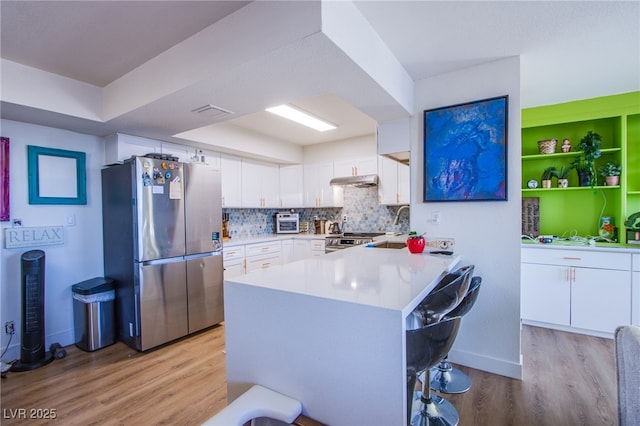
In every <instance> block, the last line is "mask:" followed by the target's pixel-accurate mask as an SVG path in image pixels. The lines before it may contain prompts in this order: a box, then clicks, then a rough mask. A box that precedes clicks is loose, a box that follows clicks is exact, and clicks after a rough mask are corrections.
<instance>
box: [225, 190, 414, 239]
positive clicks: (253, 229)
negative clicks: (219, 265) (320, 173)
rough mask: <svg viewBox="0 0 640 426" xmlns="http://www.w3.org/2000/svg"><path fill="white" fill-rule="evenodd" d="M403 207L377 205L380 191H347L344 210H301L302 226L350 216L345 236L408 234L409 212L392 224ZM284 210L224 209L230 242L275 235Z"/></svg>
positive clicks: (299, 211)
mask: <svg viewBox="0 0 640 426" xmlns="http://www.w3.org/2000/svg"><path fill="white" fill-rule="evenodd" d="M399 208H400V206H381V205H379V204H378V189H377V188H376V187H368V188H351V187H346V188H344V207H342V208H302V209H296V212H298V213H300V222H312V225H311V232H313V220H314V219H315V218H316V217H317V218H318V219H325V220H331V221H336V220H341V218H342V216H343V215H347V222H346V224H345V225H344V228H343V232H400V233H407V232H409V210H408V209H405V210H403V211H402V212H401V213H400V217H399V220H398V225H394V224H393V220H394V219H395V216H396V213H397V211H398V209H399ZM282 210H285V209H231V208H228V209H227V208H224V209H222V212H223V213H228V214H229V234H230V236H231V238H250V237H260V236H264V235H272V234H274V233H275V229H276V225H275V217H276V213H278V212H279V211H282Z"/></svg>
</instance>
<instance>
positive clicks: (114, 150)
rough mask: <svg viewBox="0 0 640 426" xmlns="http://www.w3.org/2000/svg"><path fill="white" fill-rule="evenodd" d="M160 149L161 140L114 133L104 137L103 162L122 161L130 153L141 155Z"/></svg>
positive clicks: (129, 156) (159, 150)
mask: <svg viewBox="0 0 640 426" xmlns="http://www.w3.org/2000/svg"><path fill="white" fill-rule="evenodd" d="M161 149H162V142H161V141H157V140H153V139H147V138H139V137H137V136H130V135H124V134H122V133H114V134H112V135H109V136H107V137H106V138H105V139H104V163H105V165H108V164H116V163H122V162H123V161H124V160H128V159H129V158H131V156H132V155H137V156H142V155H146V154H150V153H156V152H161Z"/></svg>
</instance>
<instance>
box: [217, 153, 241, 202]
mask: <svg viewBox="0 0 640 426" xmlns="http://www.w3.org/2000/svg"><path fill="white" fill-rule="evenodd" d="M220 181H221V185H222V207H242V159H241V158H240V157H235V156H233V155H227V154H220Z"/></svg>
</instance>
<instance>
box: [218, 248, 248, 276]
mask: <svg viewBox="0 0 640 426" xmlns="http://www.w3.org/2000/svg"><path fill="white" fill-rule="evenodd" d="M222 259H223V264H224V277H225V278H231V277H237V276H239V275H244V273H245V259H244V246H233V247H229V248H226V247H225V248H224V249H223V250H222Z"/></svg>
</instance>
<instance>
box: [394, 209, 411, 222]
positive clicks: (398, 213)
mask: <svg viewBox="0 0 640 426" xmlns="http://www.w3.org/2000/svg"><path fill="white" fill-rule="evenodd" d="M408 208H409V206H402V207H400V208H399V209H398V211H397V212H396V217H395V219H393V224H394V225H397V224H398V219H399V218H400V212H401V211H402V210H404V209H408Z"/></svg>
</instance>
